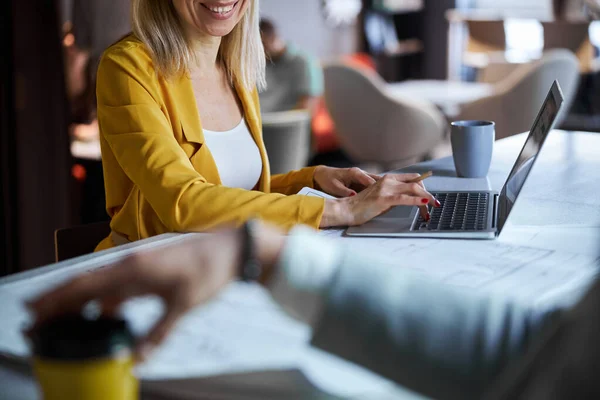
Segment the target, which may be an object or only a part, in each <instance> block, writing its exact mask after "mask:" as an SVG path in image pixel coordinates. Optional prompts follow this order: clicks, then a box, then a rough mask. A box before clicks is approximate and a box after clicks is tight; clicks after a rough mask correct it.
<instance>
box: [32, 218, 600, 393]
mask: <svg viewBox="0 0 600 400" xmlns="http://www.w3.org/2000/svg"><path fill="white" fill-rule="evenodd" d="M248 249H251V250H250V251H248ZM249 255H252V256H250V257H248V256H249ZM248 262H251V265H252V266H253V268H251V269H248ZM257 263H258V264H257ZM257 265H259V266H258V268H257ZM249 271H250V272H252V274H251V278H250V279H251V280H258V281H260V282H262V283H263V284H265V285H266V286H267V287H268V288H269V289H270V291H271V294H272V295H273V297H274V299H275V300H277V301H279V302H280V303H281V304H282V305H283V306H284V309H287V310H288V311H289V312H292V313H293V314H295V315H296V316H298V315H299V314H302V313H304V315H303V316H304V319H305V320H306V321H307V322H308V323H309V324H310V325H312V328H313V330H312V331H313V337H312V344H313V345H314V346H317V347H320V348H321V349H323V350H326V351H329V352H331V353H334V354H336V355H338V356H340V357H343V358H345V359H347V360H349V361H352V362H355V363H357V364H359V365H362V366H364V367H366V368H368V369H370V370H372V371H374V372H376V373H378V374H380V375H382V376H384V377H386V378H388V379H391V380H393V381H395V382H397V383H399V384H401V385H403V386H405V387H407V388H409V389H412V390H414V391H417V392H419V393H422V394H424V395H426V396H428V397H432V398H436V399H479V398H482V396H484V395H485V394H486V393H487V394H488V396H489V397H485V398H492V399H496V398H497V399H507V400H508V399H516V398H526V399H545V400H547V399H566V398H577V399H588V398H590V399H591V398H598V395H599V394H600V385H599V384H598V383H597V379H596V375H595V372H596V371H597V368H596V367H597V360H598V359H599V358H598V357H599V352H598V349H599V347H598V346H595V345H594V343H595V342H596V341H597V340H596V339H597V335H598V334H599V333H600V318H599V317H598V316H599V314H598V309H599V308H598V305H599V303H600V286H599V285H598V283H596V284H595V286H594V287H593V288H592V289H591V290H590V291H589V292H588V294H587V295H586V296H585V297H584V298H583V299H582V300H581V301H580V303H579V304H578V305H577V306H576V307H574V309H573V310H571V311H568V312H566V313H564V312H559V311H556V310H545V311H544V312H542V311H541V310H539V309H533V308H529V307H525V306H523V305H520V304H517V303H513V302H511V301H509V300H508V299H507V297H506V296H505V295H492V294H485V293H481V292H476V291H473V292H469V291H465V290H463V289H460V288H457V287H451V286H448V285H445V284H443V283H439V282H434V281H431V280H429V279H426V278H425V277H423V276H422V275H420V274H418V273H416V272H414V271H411V270H409V269H405V268H402V267H401V266H399V265H398V262H397V260H389V259H384V258H377V257H373V256H370V255H365V254H362V253H357V252H355V251H353V249H352V248H351V247H350V246H348V245H343V244H341V243H339V242H338V243H336V242H329V241H327V240H326V239H324V238H323V237H321V236H319V235H316V234H315V233H314V232H312V231H311V230H310V229H307V228H305V227H296V228H294V229H293V230H292V231H291V232H290V234H289V235H288V236H285V235H284V234H283V232H281V231H278V230H277V229H274V228H272V227H270V226H267V225H264V224H260V223H258V222H256V223H254V221H252V223H250V224H247V225H245V226H244V227H243V228H242V229H241V230H227V231H223V232H222V233H220V234H216V235H210V236H200V237H198V236H193V237H191V238H188V239H184V241H182V242H180V243H178V244H173V245H169V246H168V247H166V248H161V249H159V250H154V251H150V252H145V253H138V254H137V255H135V256H133V257H131V258H128V259H125V260H124V261H122V262H120V263H119V264H118V265H114V266H112V267H109V268H106V269H102V270H97V271H95V272H92V273H89V274H84V275H83V276H81V277H78V278H75V280H73V281H71V282H67V283H64V284H62V285H61V286H60V287H58V288H56V289H54V290H52V291H50V292H49V293H46V294H44V295H42V296H41V297H39V298H37V299H35V300H34V301H33V302H31V303H30V304H29V308H30V310H32V311H33V313H34V315H35V316H36V317H37V325H38V326H39V324H43V323H44V322H45V321H47V320H49V319H52V318H54V317H57V316H60V315H64V314H70V313H81V310H82V308H83V307H84V305H85V304H87V303H88V302H89V301H92V300H98V301H99V303H100V304H101V305H102V306H103V312H105V313H107V314H109V315H110V314H114V313H116V312H117V311H118V307H119V305H120V303H121V302H123V301H125V300H127V299H129V298H133V297H136V296H144V295H157V296H160V297H161V298H162V300H163V302H164V304H165V311H164V314H163V316H162V318H160V319H159V321H158V322H157V324H156V325H155V326H154V327H153V328H152V329H151V330H150V332H148V334H147V336H145V337H144V338H140V341H139V343H138V353H139V355H140V356H141V358H142V359H143V358H145V357H147V356H148V355H149V353H150V352H151V351H152V350H153V349H154V348H155V347H156V346H157V345H158V344H159V343H161V342H162V341H163V340H164V339H165V337H166V336H167V335H168V333H169V332H170V331H171V330H172V329H173V328H174V326H175V324H176V323H177V321H178V320H179V319H180V318H181V317H182V316H183V315H184V314H185V313H186V312H187V311H189V310H190V309H192V308H193V307H196V306H197V305H199V304H203V303H206V302H208V301H209V300H211V299H212V298H213V297H215V295H217V294H218V293H219V291H221V290H222V289H223V288H224V287H225V286H226V285H227V284H228V283H230V282H231V281H232V280H235V279H238V278H243V279H248V277H249V274H248V272H249ZM255 272H258V273H255ZM306 295H311V296H314V295H316V296H317V297H318V299H319V302H318V303H319V304H318V306H317V307H316V309H314V310H312V311H311V312H309V313H306V312H305V311H303V309H304V302H303V301H302V298H303V297H302V296H306ZM290 298H292V299H295V301H293V302H289V301H287V300H286V299H290ZM522 359H523V360H522ZM498 378H500V379H498Z"/></svg>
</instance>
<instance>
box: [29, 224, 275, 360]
mask: <svg viewBox="0 0 600 400" xmlns="http://www.w3.org/2000/svg"><path fill="white" fill-rule="evenodd" d="M255 228H256V229H255V232H254V233H255V234H254V235H253V237H254V241H255V243H256V246H257V253H258V254H257V255H258V257H259V259H260V260H261V261H262V262H263V265H264V266H265V267H269V266H271V265H273V264H274V262H275V260H276V258H277V256H278V254H279V251H280V250H281V248H282V247H283V242H284V240H285V239H284V236H282V235H281V234H280V233H279V231H276V230H275V229H273V228H270V227H266V226H264V225H262V224H257V226H256V227H255ZM241 248H242V235H241V234H240V233H239V231H237V230H230V231H226V232H222V233H219V234H215V235H211V236H209V237H207V236H194V237H191V238H188V239H184V240H183V241H182V242H180V243H176V244H173V245H170V246H167V247H164V248H161V249H157V250H153V251H149V252H142V253H138V254H136V255H133V256H130V257H128V258H126V259H125V260H123V261H122V262H120V263H118V264H115V265H112V266H110V267H107V268H103V269H99V270H96V271H94V272H91V273H88V274H85V275H81V276H79V277H77V278H75V279H73V280H71V281H70V282H66V283H64V284H62V285H61V286H59V287H57V288H55V289H53V290H51V291H50V292H48V293H45V294H43V295H41V296H40V297H38V298H37V299H35V300H33V301H31V302H29V303H28V304H27V306H28V308H29V309H30V310H31V311H32V312H33V314H34V315H35V317H36V322H35V326H34V328H33V329H35V328H36V326H39V325H40V324H41V323H43V322H44V321H47V320H50V319H53V318H56V317H58V316H61V315H68V314H76V313H80V312H81V310H82V308H83V307H84V306H85V305H86V304H87V303H88V302H90V301H92V300H97V301H99V303H100V305H101V307H102V312H103V313H105V314H109V315H110V314H114V313H115V312H116V311H117V309H118V307H119V306H120V304H121V303H122V302H124V301H125V300H127V299H129V298H132V297H137V296H144V295H157V296H159V297H161V298H162V300H163V301H164V303H165V313H164V315H163V316H162V318H161V319H160V320H159V321H158V322H157V323H156V325H155V326H154V327H152V329H151V330H150V332H149V333H148V334H147V335H146V337H144V338H142V339H141V340H140V342H139V343H138V345H137V349H136V354H137V357H138V359H144V358H145V357H147V355H148V354H149V353H150V352H151V351H152V350H153V349H154V348H155V347H156V346H157V345H158V344H160V343H161V342H162V341H163V339H164V338H165V337H166V335H167V334H168V333H169V332H170V331H171V330H172V329H173V327H174V326H175V323H176V322H177V321H178V320H179V318H181V317H182V316H183V315H184V314H185V313H186V312H187V311H188V310H190V309H191V308H193V307H195V306H197V305H199V304H202V303H205V302H206V301H208V300H209V299H211V298H212V297H213V296H215V295H216V294H217V293H218V292H219V291H220V290H221V289H222V288H223V287H224V286H225V285H227V284H228V283H229V282H230V281H231V280H233V279H234V278H235V277H236V276H237V271H238V265H239V262H240V257H241Z"/></svg>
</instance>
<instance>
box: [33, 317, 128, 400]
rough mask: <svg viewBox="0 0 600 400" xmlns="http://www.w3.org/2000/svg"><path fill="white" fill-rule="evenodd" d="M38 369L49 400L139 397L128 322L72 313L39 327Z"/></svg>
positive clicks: (35, 362)
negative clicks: (85, 316) (92, 318)
mask: <svg viewBox="0 0 600 400" xmlns="http://www.w3.org/2000/svg"><path fill="white" fill-rule="evenodd" d="M32 341H33V353H34V356H33V369H34V373H35V376H36V378H37V381H38V383H39V386H40V390H41V393H42V396H43V399H44V400H70V399H77V400H136V399H138V397H139V384H138V380H137V378H136V377H135V376H134V374H133V367H134V361H133V357H132V352H131V348H132V346H133V336H132V335H131V334H130V333H129V330H128V328H127V324H126V323H125V321H123V320H117V319H109V318H100V319H97V320H87V319H85V318H82V317H68V318H63V319H61V320H55V321H51V322H50V323H48V324H46V325H45V326H43V327H41V328H40V329H39V330H37V331H36V332H35V333H34V334H33V337H32Z"/></svg>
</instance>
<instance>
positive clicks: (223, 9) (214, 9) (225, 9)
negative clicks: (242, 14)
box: [208, 5, 234, 14]
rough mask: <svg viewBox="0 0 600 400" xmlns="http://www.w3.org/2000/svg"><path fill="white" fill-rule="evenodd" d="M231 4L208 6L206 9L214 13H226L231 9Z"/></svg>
mask: <svg viewBox="0 0 600 400" xmlns="http://www.w3.org/2000/svg"><path fill="white" fill-rule="evenodd" d="M233 6H234V5H230V6H227V7H208V9H209V10H210V11H212V12H214V13H218V14H225V13H228V12H229V11H231V10H233Z"/></svg>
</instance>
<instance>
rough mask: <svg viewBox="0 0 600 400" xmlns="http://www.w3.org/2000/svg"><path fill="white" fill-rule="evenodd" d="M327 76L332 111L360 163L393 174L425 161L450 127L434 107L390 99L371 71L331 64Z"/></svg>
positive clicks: (343, 140)
mask: <svg viewBox="0 0 600 400" xmlns="http://www.w3.org/2000/svg"><path fill="white" fill-rule="evenodd" d="M324 75H325V102H326V104H327V108H328V110H329V113H330V114H331V118H332V119H333V122H334V124H335V128H336V132H337V134H338V136H339V139H340V144H341V147H342V149H343V150H344V151H345V152H346V153H347V154H348V155H349V156H350V157H351V158H352V159H353V160H354V161H355V162H358V163H361V164H376V165H378V166H379V167H381V168H382V169H383V170H391V169H395V168H398V167H401V166H405V165H409V164H412V163H414V162H418V161H421V160H423V158H425V156H426V155H427V154H428V153H429V152H430V151H431V150H432V149H433V148H434V147H435V146H436V145H438V144H439V143H440V142H441V141H442V139H443V136H444V133H445V131H446V121H445V119H444V116H443V115H442V114H441V112H440V111H438V109H437V108H436V107H435V106H434V105H432V104H429V103H423V102H417V101H414V100H412V99H399V98H397V97H391V96H390V95H388V94H387V91H386V88H385V82H383V80H382V79H381V78H380V77H379V75H377V74H376V73H375V72H372V71H369V70H363V69H357V68H354V67H351V66H348V65H344V64H330V65H327V66H325V69H324Z"/></svg>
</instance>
